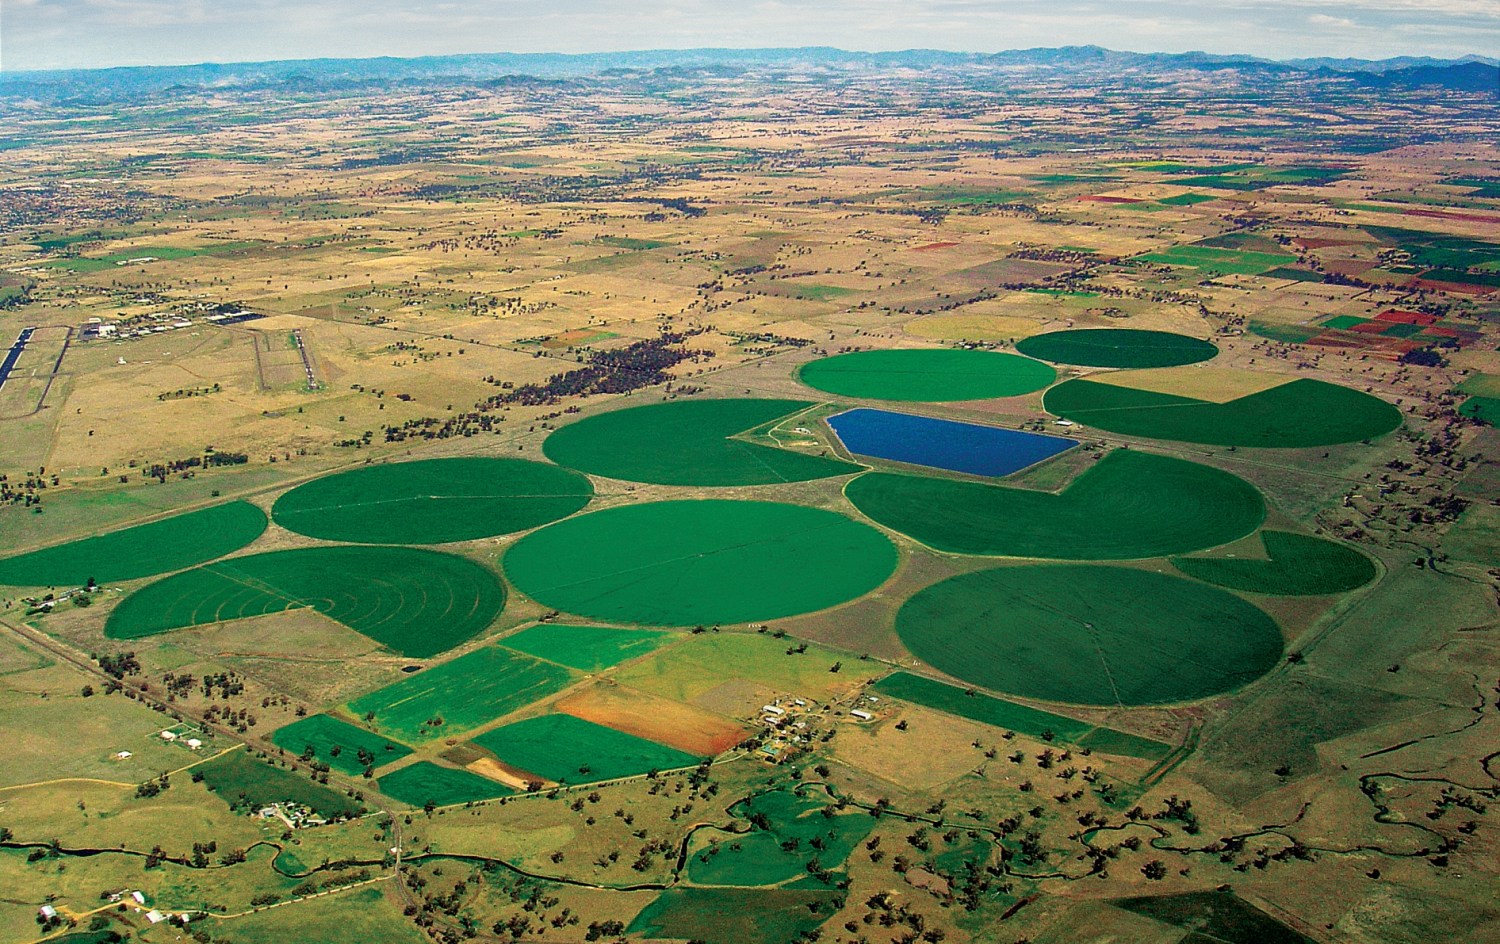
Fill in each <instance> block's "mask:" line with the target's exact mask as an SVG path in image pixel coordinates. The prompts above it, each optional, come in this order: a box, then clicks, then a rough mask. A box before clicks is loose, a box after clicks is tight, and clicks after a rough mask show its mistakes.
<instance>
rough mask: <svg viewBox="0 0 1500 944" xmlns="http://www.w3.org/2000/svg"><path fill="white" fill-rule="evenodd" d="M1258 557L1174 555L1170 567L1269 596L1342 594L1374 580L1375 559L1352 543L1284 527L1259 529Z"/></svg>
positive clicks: (1206, 579)
mask: <svg viewBox="0 0 1500 944" xmlns="http://www.w3.org/2000/svg"><path fill="white" fill-rule="evenodd" d="M1260 539H1261V544H1262V546H1264V547H1265V550H1266V556H1265V558H1264V559H1258V558H1253V557H1250V558H1246V557H1174V558H1172V566H1173V567H1176V568H1177V569H1178V570H1180V571H1182V572H1183V573H1185V574H1187V575H1188V576H1189V577H1197V578H1198V579H1199V580H1203V581H1206V582H1208V583H1211V584H1217V585H1218V586H1220V587H1228V588H1230V589H1231V590H1243V591H1246V592H1247V593H1265V594H1269V595H1271V596H1286V597H1293V596H1318V595H1325V594H1330V593H1343V592H1345V591H1348V590H1353V589H1355V588H1357V587H1362V586H1364V585H1365V584H1367V583H1369V582H1370V581H1372V580H1374V579H1375V576H1376V570H1375V562H1374V561H1372V560H1370V559H1369V558H1368V557H1366V556H1365V555H1363V554H1361V553H1360V552H1359V551H1356V550H1355V549H1354V548H1352V547H1349V546H1347V545H1344V544H1339V543H1337V542H1335V541H1325V540H1323V539H1322V538H1315V537H1312V536H1310V535H1306V534H1293V533H1292V532H1290V531H1262V532H1261V535H1260Z"/></svg>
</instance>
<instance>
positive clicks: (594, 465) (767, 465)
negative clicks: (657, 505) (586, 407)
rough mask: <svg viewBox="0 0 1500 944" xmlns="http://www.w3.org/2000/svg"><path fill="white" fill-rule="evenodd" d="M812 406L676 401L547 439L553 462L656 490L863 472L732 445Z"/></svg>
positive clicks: (588, 422)
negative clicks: (654, 486)
mask: <svg viewBox="0 0 1500 944" xmlns="http://www.w3.org/2000/svg"><path fill="white" fill-rule="evenodd" d="M811 406H813V404H812V403H809V402H806V401H804V400H676V401H673V402H671V403H657V404H652V405H650V406H638V407H632V408H630V409H625V410H615V411H613V412H610V413H600V414H598V415H596V416H591V417H589V418H587V419H584V420H580V421H579V422H577V423H572V424H569V425H567V426H564V427H562V428H561V429H559V430H557V431H556V432H554V433H552V434H551V435H550V436H548V437H547V440H546V442H544V443H543V444H542V451H543V452H545V453H546V455H547V458H549V459H551V460H552V461H553V462H556V463H558V464H559V465H564V466H567V467H568V468H570V469H578V470H580V471H582V472H588V473H591V474H593V475H602V476H605V477H606V478H612V479H624V480H626V481H629V482H651V483H655V484H658V485H706V486H714V485H771V484H776V483H780V482H802V481H806V480H809V479H821V478H828V477H830V476H835V475H847V474H849V473H851V472H858V471H859V470H860V469H861V468H863V467H862V466H858V465H853V464H851V463H848V462H844V461H842V460H840V459H836V458H828V457H824V456H812V455H807V454H805V453H800V452H792V451H790V450H787V449H777V448H775V447H774V446H766V445H761V444H759V443H753V442H747V441H745V440H741V439H735V438H733V437H735V436H737V435H738V434H740V433H746V432H749V431H750V430H753V429H755V428H756V427H759V426H764V425H766V424H767V423H770V422H772V421H774V420H778V419H781V418H782V417H784V416H788V415H790V414H792V413H796V412H798V411H799V410H804V409H807V408H808V407H811Z"/></svg>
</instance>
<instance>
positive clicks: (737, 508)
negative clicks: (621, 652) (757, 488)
mask: <svg viewBox="0 0 1500 944" xmlns="http://www.w3.org/2000/svg"><path fill="white" fill-rule="evenodd" d="M896 561H897V555H896V548H895V547H894V545H892V544H891V542H890V541H889V540H887V539H886V537H885V536H884V535H882V534H881V533H880V532H878V531H876V530H875V529H874V528H871V527H869V526H868V525H864V524H860V523H858V522H855V521H853V520H851V519H849V518H846V517H844V516H843V515H840V514H836V513H834V512H831V511H823V510H820V509H816V508H805V507H802V506H800V505H787V504H780V503H775V502H758V501H720V500H704V501H670V502H653V503H649V504H644V505H631V506H628V507H624V508H612V509H609V510H607V511H600V512H596V513H594V514H589V515H583V516H581V517H577V518H571V519H569V520H567V521H562V522H559V523H557V524H554V525H550V526H548V527H546V528H543V529H542V530H540V531H536V532H534V533H532V534H529V535H527V536H526V537H524V538H522V539H521V540H520V541H519V542H517V543H516V545H515V546H514V547H512V548H511V549H510V550H509V551H508V552H507V553H506V554H505V557H504V560H503V569H504V571H505V574H506V576H508V577H509V578H510V580H511V582H512V583H513V584H515V586H516V588H517V589H519V590H520V591H521V592H522V593H525V594H526V595H527V596H530V597H531V598H532V599H534V600H536V601H537V602H539V603H542V604H543V605H545V606H549V607H553V608H555V609H558V610H562V611H564V612H567V613H573V614H576V615H579V616H587V617H591V618H594V619H600V620H607V621H611V622H623V623H645V624H649V625H657V626H692V625H697V624H714V623H743V622H749V621H752V620H766V619H775V618H779V617H785V616H793V615H796V614H799V613H809V612H812V611H814V610H821V609H825V608H827V607H830V606H835V605H837V604H840V603H844V602H846V601H848V600H852V599H854V598H856V597H858V596H861V595H863V594H865V593H868V592H869V591H871V590H873V589H875V588H876V587H878V586H880V584H882V583H884V582H885V580H886V578H887V577H889V576H890V575H891V574H892V572H894V571H895V569H896Z"/></svg>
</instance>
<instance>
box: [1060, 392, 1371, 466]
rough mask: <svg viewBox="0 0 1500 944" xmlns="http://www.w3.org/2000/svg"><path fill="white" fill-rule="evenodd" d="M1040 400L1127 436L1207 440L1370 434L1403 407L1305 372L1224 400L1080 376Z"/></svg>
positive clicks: (1254, 442)
mask: <svg viewBox="0 0 1500 944" xmlns="http://www.w3.org/2000/svg"><path fill="white" fill-rule="evenodd" d="M1117 376H1123V375H1117ZM1042 406H1043V408H1045V409H1046V410H1047V411H1048V412H1049V413H1053V414H1055V415H1057V416H1061V417H1065V418H1067V419H1070V420H1073V421H1074V422H1077V423H1083V424H1084V425H1087V426H1092V427H1094V428H1096V429H1104V430H1109V431H1110V432H1113V433H1120V434H1122V435H1125V436H1142V437H1146V438H1149V439H1170V440H1175V441H1177V442H1191V443H1202V444H1204V445H1212V446H1261V447H1265V448H1298V447H1308V446H1329V445H1333V444H1335V443H1346V442H1357V441H1359V440H1361V439H1373V438H1375V437H1376V436H1382V435H1384V434H1386V433H1389V432H1390V431H1391V430H1393V429H1396V428H1397V427H1399V426H1400V425H1401V411H1400V410H1398V409H1396V408H1395V407H1394V406H1392V405H1391V404H1389V403H1387V402H1385V401H1384V400H1382V399H1380V398H1379V397H1373V396H1371V395H1369V394H1368V393H1363V392H1361V391H1359V390H1352V389H1350V388H1348V387H1341V386H1339V385H1338V384H1331V383H1326V382H1325V381H1322V380H1312V379H1309V378H1301V379H1298V380H1293V381H1291V382H1289V383H1284V384H1281V385H1280V386H1277V387H1271V388H1270V389H1268V390H1262V391H1260V392H1259V393H1252V394H1250V395H1249V396H1244V397H1240V398H1239V399H1237V400H1230V401H1229V402H1228V403H1211V402H1209V401H1207V400H1195V399H1191V398H1189V397H1181V396H1174V395H1172V394H1168V393H1156V392H1154V391H1150V390H1140V389H1137V388H1134V387H1125V386H1119V385H1116V384H1105V383H1097V382H1095V381H1092V380H1084V379H1081V378H1080V379H1074V380H1068V381H1065V382H1063V383H1060V384H1058V385H1057V386H1055V387H1053V388H1052V389H1051V390H1048V391H1047V394H1046V396H1045V397H1044V398H1043V399H1042Z"/></svg>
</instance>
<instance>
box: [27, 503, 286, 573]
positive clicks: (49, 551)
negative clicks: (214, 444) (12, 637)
mask: <svg viewBox="0 0 1500 944" xmlns="http://www.w3.org/2000/svg"><path fill="white" fill-rule="evenodd" d="M265 530H266V513H265V512H263V511H261V510H260V509H259V508H257V507H255V506H254V505H252V504H250V503H249V502H242V501H236V502H229V503H227V504H224V505H215V506H213V507H212V508H204V509H202V510H201V511H190V512H188V513H186V514H182V515H174V516H172V517H171V518H163V519H162V520H160V521H153V522H151V523H150V524H142V525H136V526H135V527H133V528H123V529H121V530H119V531H110V532H109V533H107V534H101V535H98V536H97V537H92V538H84V539H83V540H81V541H69V542H68V543H66V544H58V545H55V546H53V547H48V548H43V549H42V550H40V551H32V552H31V553H29V554H20V555H17V556H16V557H7V558H5V559H4V560H0V584H8V585H10V586H17V587H59V586H69V587H77V586H83V585H84V584H85V583H87V582H88V580H89V578H91V577H92V578H93V579H94V580H97V581H100V582H112V581H116V580H134V579H135V578H137V577H150V576H152V575H153V574H164V573H166V572H167V571H170V570H178V569H181V568H183V567H191V566H192V565H194V564H201V563H203V562H204V561H207V560H213V559H214V558H216V557H223V556H224V555H225V554H229V553H231V552H233V551H237V550H239V549H240V548H242V547H244V546H245V545H246V544H249V543H250V542H251V541H254V540H255V539H256V538H258V537H260V536H261V534H262V533H263V532H264V531H265Z"/></svg>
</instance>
